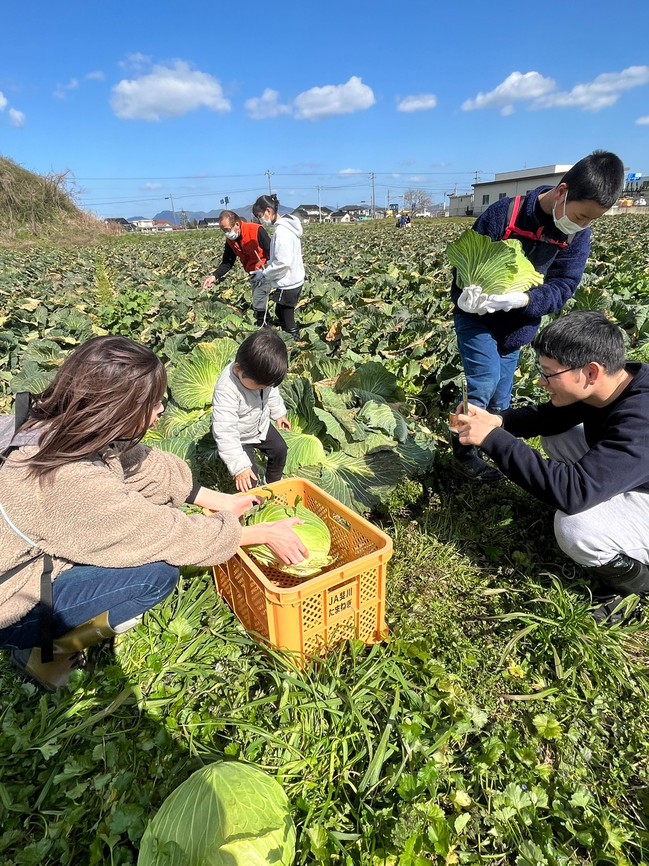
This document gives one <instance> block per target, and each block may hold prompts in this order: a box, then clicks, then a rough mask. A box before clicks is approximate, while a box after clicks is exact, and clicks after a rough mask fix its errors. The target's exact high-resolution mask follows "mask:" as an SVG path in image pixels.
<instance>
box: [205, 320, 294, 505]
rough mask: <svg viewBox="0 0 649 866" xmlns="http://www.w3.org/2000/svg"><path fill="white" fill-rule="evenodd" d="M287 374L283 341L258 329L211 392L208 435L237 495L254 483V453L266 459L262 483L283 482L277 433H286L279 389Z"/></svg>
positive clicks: (256, 470)
mask: <svg viewBox="0 0 649 866" xmlns="http://www.w3.org/2000/svg"><path fill="white" fill-rule="evenodd" d="M287 370H288V353H287V351H286V345H285V344H284V341H283V340H282V339H281V337H280V336H279V335H278V334H277V333H276V332H275V331H273V330H271V329H270V328H262V329H261V330H260V331H257V332H256V333H255V334H251V336H250V337H247V338H246V339H245V340H244V341H243V343H242V344H241V345H240V346H239V350H238V351H237V354H236V357H235V359H234V361H233V362H232V363H231V364H228V366H227V367H226V368H225V370H224V371H223V372H222V373H221V376H220V377H219V380H218V382H217V383H216V387H215V388H214V394H213V396H212V435H213V436H214V440H215V442H216V448H217V451H218V453H219V457H220V458H221V460H222V461H223V462H224V463H225V465H226V466H227V468H228V471H229V472H230V475H232V476H233V478H234V482H235V485H236V488H237V490H239V491H242V492H244V491H246V490H250V489H251V488H252V487H255V486H256V485H257V483H258V481H259V478H260V472H259V467H258V466H257V463H256V461H255V451H256V450H257V451H261V453H262V454H265V455H266V457H267V458H268V462H267V465H266V478H265V481H266V483H267V484H270V483H271V482H272V481H279V479H280V478H281V477H282V473H283V471H284V466H285V465H286V454H287V450H288V449H287V447H286V442H285V441H284V439H283V438H282V436H281V435H280V433H279V432H278V430H290V429H291V424H290V422H289V420H288V418H287V417H286V406H285V405H284V401H283V400H282V396H281V394H280V393H279V387H278V386H279V384H280V382H281V381H282V380H283V379H284V377H285V376H286V373H287ZM271 420H272V421H274V422H275V424H276V425H277V428H278V430H276V429H275V427H273V425H272V424H271Z"/></svg>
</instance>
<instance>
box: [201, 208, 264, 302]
mask: <svg viewBox="0 0 649 866" xmlns="http://www.w3.org/2000/svg"><path fill="white" fill-rule="evenodd" d="M219 228H220V229H221V231H222V232H223V233H224V235H225V249H224V250H223V258H222V259H221V264H220V265H219V266H218V268H217V269H216V270H215V271H214V273H213V274H210V276H209V277H206V278H205V279H204V280H203V288H202V289H201V291H205V290H206V289H211V288H212V286H215V285H217V284H218V283H220V282H221V280H224V279H225V276H226V274H227V273H228V272H229V271H230V269H231V268H232V266H233V265H234V264H235V263H236V261H237V259H241V264H242V265H243V269H244V271H245V272H246V273H247V274H248V275H250V274H252V273H254V271H257V270H259V269H260V268H263V267H264V266H265V265H266V262H267V261H268V259H269V257H270V236H269V234H268V232H267V231H266V229H265V228H264V227H263V226H262V225H259V224H258V223H247V222H244V221H243V220H242V219H241V217H240V216H239V215H238V214H236V213H235V212H234V211H232V210H224V211H221V213H220V215H219Z"/></svg>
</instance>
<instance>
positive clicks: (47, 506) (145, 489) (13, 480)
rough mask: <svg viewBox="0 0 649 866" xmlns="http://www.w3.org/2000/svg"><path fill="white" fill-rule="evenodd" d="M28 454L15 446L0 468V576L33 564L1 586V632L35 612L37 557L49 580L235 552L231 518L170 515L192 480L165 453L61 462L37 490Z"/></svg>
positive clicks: (141, 451) (202, 561) (138, 450)
mask: <svg viewBox="0 0 649 866" xmlns="http://www.w3.org/2000/svg"><path fill="white" fill-rule="evenodd" d="M37 450H38V449H37V447H36V446H23V447H21V448H19V449H18V450H16V451H14V452H12V453H11V454H10V456H9V459H8V460H7V462H6V464H5V465H4V466H3V467H2V468H0V577H1V576H2V574H3V573H4V572H5V571H7V570H9V569H11V568H13V567H14V566H15V565H18V564H19V563H23V562H26V561H27V560H29V559H30V558H31V557H33V556H37V558H36V559H35V561H34V562H33V563H31V564H30V565H28V566H27V567H26V568H24V569H22V570H21V571H20V572H18V574H16V575H15V576H14V577H12V578H10V579H9V580H8V581H5V582H4V583H0V628H5V627H7V626H8V625H12V624H13V623H15V622H17V621H18V620H19V619H21V618H22V617H23V616H25V614H27V613H28V611H29V610H31V608H33V607H34V606H35V605H36V604H38V602H39V597H40V575H41V571H42V568H43V557H42V556H41V555H39V554H42V553H43V552H45V553H49V554H50V555H51V556H52V558H53V562H54V568H53V573H52V579H53V580H54V579H56V577H57V576H58V575H59V574H60V573H61V572H62V571H64V570H65V569H68V568H70V567H71V566H72V565H75V564H80V565H98V566H105V567H108V568H126V567H130V566H138V565H145V564H146V563H149V562H167V563H169V564H170V565H178V566H180V565H198V566H210V565H216V564H217V563H220V562H224V561H225V560H227V559H229V558H230V557H231V556H233V555H234V553H235V552H236V550H237V547H238V546H239V542H240V540H241V526H240V524H239V521H238V520H237V518H236V517H235V516H234V515H233V514H230V513H229V512H222V513H217V514H215V515H214V516H212V517H205V516H203V515H202V514H185V513H184V512H182V511H180V510H179V509H178V508H177V507H175V506H178V505H181V504H182V503H183V502H185V500H186V498H187V496H188V495H189V493H190V491H191V489H192V475H191V471H190V469H189V467H188V466H187V464H186V463H184V462H183V461H182V460H180V459H179V458H178V457H176V456H175V455H173V454H170V453H167V452H164V451H160V450H158V449H155V448H148V447H146V446H144V445H137V446H136V447H134V448H132V449H130V450H129V451H126V452H123V453H120V452H119V451H118V450H117V449H114V450H113V452H112V453H111V456H110V457H109V458H108V459H107V460H106V461H104V460H102V459H100V458H99V457H97V458H93V459H85V460H79V461H77V462H74V463H69V464H67V465H65V466H61V467H60V468H59V469H57V470H56V471H55V472H54V473H53V474H52V475H50V476H46V477H45V480H44V481H42V482H40V481H39V480H38V479H35V478H33V477H30V476H29V475H28V474H27V468H26V465H25V458H27V457H29V456H30V455H32V454H34V453H36V451H37Z"/></svg>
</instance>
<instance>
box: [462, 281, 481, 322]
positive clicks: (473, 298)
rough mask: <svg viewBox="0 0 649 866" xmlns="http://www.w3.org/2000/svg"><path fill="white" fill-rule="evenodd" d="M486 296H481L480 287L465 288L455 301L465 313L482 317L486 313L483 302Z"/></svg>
mask: <svg viewBox="0 0 649 866" xmlns="http://www.w3.org/2000/svg"><path fill="white" fill-rule="evenodd" d="M487 297H488V296H487V295H483V294H482V288H481V287H480V286H467V287H466V289H462V294H461V295H460V297H459V298H458V299H457V305H458V307H459V308H460V309H461V310H464V312H465V313H475V314H476V315H478V316H484V314H485V313H486V312H488V311H487V310H486V309H485V300H486V298H487Z"/></svg>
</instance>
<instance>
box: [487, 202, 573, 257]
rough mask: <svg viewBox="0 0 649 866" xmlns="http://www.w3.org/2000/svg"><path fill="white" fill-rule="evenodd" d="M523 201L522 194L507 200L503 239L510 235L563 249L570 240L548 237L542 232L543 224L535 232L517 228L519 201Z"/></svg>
mask: <svg viewBox="0 0 649 866" xmlns="http://www.w3.org/2000/svg"><path fill="white" fill-rule="evenodd" d="M522 201H523V196H522V195H517V196H516V197H515V198H513V199H512V200H511V201H510V202H509V209H508V211H507V228H506V229H505V233H504V235H503V238H502V239H503V240H504V241H506V240H507V239H508V238H510V237H511V236H512V235H514V236H516V237H519V238H527V240H530V241H541V242H542V243H545V244H553V245H554V246H555V247H561V249H565V247H567V246H568V244H569V243H570V241H569V240H568V241H555V240H552V238H548V237H546V236H545V235H544V234H543V226H539V228H538V229H537V230H536V231H535V232H527V231H525V230H524V229H519V228H518V226H517V225H516V219H517V218H518V214H519V212H520V209H521V202H522Z"/></svg>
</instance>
